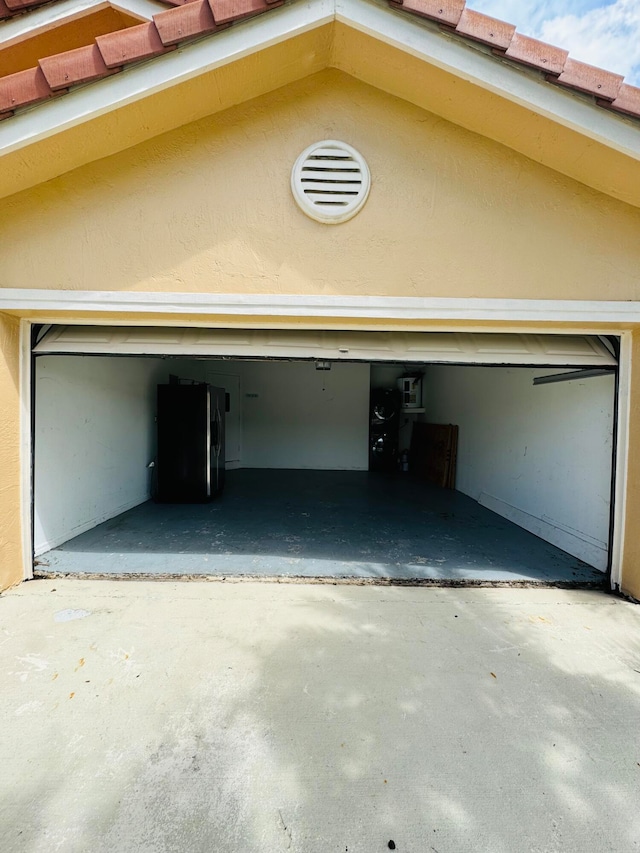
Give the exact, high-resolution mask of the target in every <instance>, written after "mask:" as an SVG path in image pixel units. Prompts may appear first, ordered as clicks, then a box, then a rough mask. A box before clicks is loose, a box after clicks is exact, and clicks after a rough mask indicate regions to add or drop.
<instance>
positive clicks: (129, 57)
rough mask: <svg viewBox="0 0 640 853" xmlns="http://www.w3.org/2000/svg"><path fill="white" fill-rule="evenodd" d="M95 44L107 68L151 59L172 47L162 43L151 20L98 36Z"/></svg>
mask: <svg viewBox="0 0 640 853" xmlns="http://www.w3.org/2000/svg"><path fill="white" fill-rule="evenodd" d="M96 44H97V45H98V48H99V50H100V53H101V54H102V58H103V59H104V62H105V65H106V66H107V68H117V67H118V66H120V65H128V64H129V63H131V62H139V61H140V60H141V59H151V57H152V56H159V55H160V54H161V53H165V51H167V50H172V49H173V48H170V47H165V46H164V45H163V44H162V39H161V38H160V35H159V34H158V30H157V29H156V25H155V24H154V23H153V22H152V21H150V22H149V23H148V24H138V26H137V27H129V28H128V29H126V30H117V31H116V32H115V33H107V34H106V35H104V36H98V37H97V38H96Z"/></svg>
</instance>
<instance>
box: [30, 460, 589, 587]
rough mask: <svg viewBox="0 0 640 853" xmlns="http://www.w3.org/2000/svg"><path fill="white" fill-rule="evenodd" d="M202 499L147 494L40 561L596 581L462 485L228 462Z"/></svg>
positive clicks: (77, 569)
mask: <svg viewBox="0 0 640 853" xmlns="http://www.w3.org/2000/svg"><path fill="white" fill-rule="evenodd" d="M227 475H228V476H227V487H226V489H225V492H224V494H223V495H222V497H221V498H219V499H217V500H215V501H213V502H212V503H210V504H189V505H157V504H154V503H152V502H148V503H146V504H143V505H141V506H139V507H136V508H135V509H133V510H130V511H129V512H126V513H123V514H122V515H120V516H118V517H116V518H114V519H111V520H110V521H107V522H105V523H104V524H101V525H99V526H98V527H96V528H94V529H93V530H90V531H88V532H87V533H84V534H82V535H81V536H78V537H76V538H75V539H72V540H71V541H69V542H66V543H65V544H64V545H62V546H61V547H59V548H56V549H54V550H52V551H49V552H48V553H47V554H44V555H42V557H40V558H39V560H38V565H37V566H36V568H37V571H38V572H40V573H45V574H46V573H47V572H54V573H57V572H60V573H75V574H85V573H88V574H106V575H114V574H115V575H130V574H133V575H150V576H154V575H205V574H206V575H222V576H226V577H233V576H237V575H249V576H260V577H273V576H278V575H280V576H282V575H284V576H303V577H331V576H335V577H347V578H353V577H361V578H391V579H407V578H413V579H431V580H442V579H444V580H451V581H456V580H474V581H530V582H542V583H555V582H561V583H583V584H600V583H602V580H603V574H602V573H601V572H599V571H597V570H595V569H593V568H591V567H590V566H587V565H586V564H585V563H583V562H581V561H580V560H578V559H576V558H575V557H571V556H570V555H568V554H566V553H565V552H564V551H560V550H559V549H558V548H556V547H554V546H553V545H550V544H548V543H547V542H544V541H543V540H542V539H539V538H538V537H536V536H533V535H532V534H530V533H528V532H527V531H525V530H522V528H520V527H517V526H516V525H515V524H512V523H511V522H509V521H507V520H506V519H504V518H502V517H501V516H499V515H496V514H495V513H493V512H491V511H490V510H488V509H485V508H484V507H482V506H480V505H479V504H478V503H476V502H475V501H473V500H472V499H471V498H468V497H466V496H465V495H463V494H461V493H460V492H455V491H448V490H445V489H440V488H437V487H435V486H429V485H428V484H426V483H424V482H421V481H418V480H415V479H413V478H411V477H409V476H404V477H403V476H401V475H399V476H390V475H384V474H376V473H369V472H359V471H283V470H278V471H264V470H251V469H248V470H247V469H245V470H238V471H230V472H227Z"/></svg>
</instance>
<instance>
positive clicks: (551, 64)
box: [506, 33, 569, 74]
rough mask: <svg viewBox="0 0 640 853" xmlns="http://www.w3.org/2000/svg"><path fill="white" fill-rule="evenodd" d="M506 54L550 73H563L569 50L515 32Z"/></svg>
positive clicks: (517, 60) (510, 57)
mask: <svg viewBox="0 0 640 853" xmlns="http://www.w3.org/2000/svg"><path fill="white" fill-rule="evenodd" d="M506 56H507V57H508V58H509V59H513V60H515V61H516V62H522V63H523V64H524V65H530V66H531V67H532V68H539V69H540V70H541V71H546V72H547V73H548V74H562V70H563V68H564V64H565V62H566V61H567V57H568V56H569V51H568V50H563V49H562V48H560V47H554V46H553V45H551V44H547V43H546V42H544V41H538V39H532V38H530V37H529V36H521V35H520V33H515V35H514V36H513V38H512V39H511V44H510V45H509V47H508V48H507V53H506Z"/></svg>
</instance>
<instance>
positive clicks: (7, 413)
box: [0, 314, 23, 590]
mask: <svg viewBox="0 0 640 853" xmlns="http://www.w3.org/2000/svg"><path fill="white" fill-rule="evenodd" d="M19 339H20V322H19V320H17V319H16V318H15V317H7V316H6V315H4V314H0V590H2V589H5V588H6V587H9V586H13V584H16V583H19V582H20V581H21V580H22V577H23V565H22V526H21V521H20V355H19V353H20V347H19Z"/></svg>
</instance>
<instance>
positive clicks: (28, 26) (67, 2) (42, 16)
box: [0, 0, 169, 47]
mask: <svg viewBox="0 0 640 853" xmlns="http://www.w3.org/2000/svg"><path fill="white" fill-rule="evenodd" d="M109 6H111V7H112V8H114V9H117V10H118V11H120V12H125V13H126V14H128V15H132V16H133V17H134V18H140V21H150V20H151V18H152V17H153V15H156V14H157V13H158V12H163V11H165V10H166V9H168V8H169V6H167V5H166V3H160V2H156V0H118V1H117V2H116V3H109V2H108V0H63V2H61V3H52V4H49V5H47V6H43V7H42V8H40V9H34V10H33V11H31V12H29V14H28V15H18V16H17V17H15V18H9V19H8V20H6V21H3V22H2V24H0V47H10V46H11V45H12V44H18V43H19V42H21V41H25V39H27V38H31V37H32V36H37V35H38V33H40V32H42V31H44V30H49V29H51V27H53V26H57V25H60V24H66V23H68V22H69V21H74V20H76V19H77V18H83V17H84V16H85V15H89V14H91V13H92V12H100V11H101V10H102V9H108V8H109Z"/></svg>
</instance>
